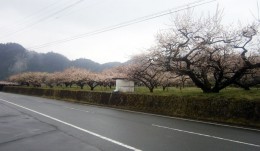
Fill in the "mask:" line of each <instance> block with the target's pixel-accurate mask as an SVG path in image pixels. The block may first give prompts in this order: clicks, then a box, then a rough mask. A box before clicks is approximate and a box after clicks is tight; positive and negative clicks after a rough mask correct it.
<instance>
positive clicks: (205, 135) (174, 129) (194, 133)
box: [152, 124, 260, 148]
mask: <svg viewBox="0 0 260 151" xmlns="http://www.w3.org/2000/svg"><path fill="white" fill-rule="evenodd" d="M152 126H154V127H158V128H164V129H169V130H172V131H178V132H183V133H188V134H192V135H199V136H204V137H209V138H214V139H219V140H224V141H229V142H233V143H238V144H244V145H249V146H254V147H258V148H259V147H260V145H257V144H252V143H247V142H241V141H236V140H232V139H227V138H222V137H218V136H212V135H207V134H202V133H196V132H191V131H185V130H181V129H176V128H171V127H167V126H161V125H156V124H152Z"/></svg>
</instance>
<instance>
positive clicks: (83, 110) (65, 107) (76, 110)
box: [64, 106, 89, 112]
mask: <svg viewBox="0 0 260 151" xmlns="http://www.w3.org/2000/svg"><path fill="white" fill-rule="evenodd" d="M64 108H65V109H71V110H76V111H81V112H89V111H86V110H81V109H76V108H72V107H67V106H64Z"/></svg>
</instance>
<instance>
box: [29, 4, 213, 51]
mask: <svg viewBox="0 0 260 151" xmlns="http://www.w3.org/2000/svg"><path fill="white" fill-rule="evenodd" d="M214 1H216V0H210V1H205V0H199V1H196V2H193V3H189V4H186V5H185V6H186V7H183V6H181V7H178V8H179V9H176V8H175V9H174V10H173V9H170V10H166V11H161V12H159V13H155V14H152V15H148V16H144V17H140V18H136V19H133V20H130V21H127V22H123V23H120V24H117V25H114V26H109V27H106V28H102V29H98V30H95V31H92V32H88V33H83V34H80V35H76V36H73V37H68V38H64V39H60V40H56V41H52V42H48V43H45V44H41V45H36V46H32V47H29V48H28V49H38V48H43V47H48V46H54V45H59V44H61V43H65V42H68V41H72V40H76V39H80V38H84V37H88V36H93V35H97V34H101V33H104V32H108V31H111V30H115V29H118V28H122V27H126V26H130V25H133V24H137V23H140V22H144V21H148V20H151V19H155V18H158V17H162V16H165V15H169V14H173V13H176V12H179V11H183V10H186V9H190V8H195V7H198V6H201V5H205V4H208V3H212V2H214Z"/></svg>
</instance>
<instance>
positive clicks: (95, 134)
mask: <svg viewBox="0 0 260 151" xmlns="http://www.w3.org/2000/svg"><path fill="white" fill-rule="evenodd" d="M0 100H1V101H3V102H6V103H9V104H12V105H14V106H17V107H20V108H23V109H26V110H28V111H31V112H34V113H37V114H39V115H42V116H44V117H47V118H50V119H52V120H54V121H57V122H60V123H62V124H65V125H68V126H71V127H73V128H76V129H78V130H81V131H83V132H86V133H88V134H91V135H94V136H96V137H99V138H101V139H104V140H106V141H109V142H111V143H114V144H117V145H119V146H122V147H125V148H128V149H130V150H133V151H142V150H140V149H137V148H134V147H132V146H129V145H126V144H123V143H121V142H118V141H116V140H113V139H110V138H108V137H105V136H102V135H100V134H97V133H94V132H91V131H89V130H86V129H83V128H81V127H78V126H75V125H73V124H70V123H67V122H64V121H62V120H59V119H57V118H54V117H51V116H49V115H46V114H43V113H41V112H38V111H35V110H32V109H30V108H27V107H24V106H21V105H18V104H15V103H13V102H10V101H7V100H4V99H0Z"/></svg>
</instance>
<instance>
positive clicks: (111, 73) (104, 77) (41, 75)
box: [9, 67, 124, 90]
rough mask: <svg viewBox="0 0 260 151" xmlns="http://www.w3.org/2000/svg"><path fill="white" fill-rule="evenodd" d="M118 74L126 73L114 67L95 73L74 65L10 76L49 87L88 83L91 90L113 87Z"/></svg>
mask: <svg viewBox="0 0 260 151" xmlns="http://www.w3.org/2000/svg"><path fill="white" fill-rule="evenodd" d="M118 76H124V75H123V74H122V73H118V72H116V71H115V70H114V69H111V70H105V71H103V72H101V73H94V72H91V71H88V70H86V69H81V68H74V67H72V68H69V69H66V70H64V71H63V72H54V73H46V72H24V73H20V74H16V75H12V76H10V77H9V81H12V82H17V83H19V84H21V85H27V86H29V85H30V86H34V87H41V86H42V85H43V84H44V85H47V86H49V87H53V86H62V85H64V86H66V87H71V86H72V85H73V84H76V85H77V86H79V87H80V88H81V89H83V87H84V86H86V85H87V86H89V87H90V89H91V90H94V88H95V87H96V86H98V85H100V86H104V87H110V88H111V87H112V86H113V85H114V83H115V82H114V80H113V79H112V78H114V77H118Z"/></svg>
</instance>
